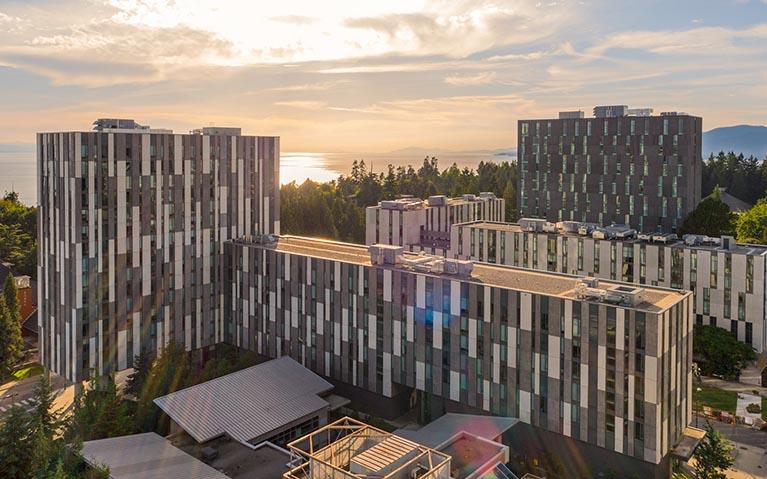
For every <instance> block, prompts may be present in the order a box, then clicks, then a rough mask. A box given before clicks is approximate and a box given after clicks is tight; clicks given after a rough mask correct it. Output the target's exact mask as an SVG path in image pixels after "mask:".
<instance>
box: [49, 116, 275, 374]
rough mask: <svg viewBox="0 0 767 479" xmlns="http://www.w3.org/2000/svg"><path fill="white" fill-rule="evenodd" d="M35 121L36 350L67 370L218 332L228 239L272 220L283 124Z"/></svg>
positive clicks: (104, 366)
mask: <svg viewBox="0 0 767 479" xmlns="http://www.w3.org/2000/svg"><path fill="white" fill-rule="evenodd" d="M209 133H211V132H210V131H208V129H203V130H201V131H199V132H195V134H184V135H180V134H172V133H171V132H170V131H168V130H149V129H146V128H145V127H139V128H136V129H125V128H120V129H103V130H101V131H87V132H61V133H40V134H38V135H37V157H38V197H39V198H40V206H39V213H38V218H39V219H38V237H39V238H40V244H39V252H38V278H39V282H38V284H39V327H40V355H41V361H42V362H43V364H44V365H45V366H46V367H48V368H50V369H51V370H52V371H53V372H55V373H57V374H59V375H62V376H64V377H66V378H67V379H69V380H71V381H79V380H82V379H85V378H88V377H91V376H92V375H101V374H105V373H108V372H112V371H116V370H122V369H126V368H128V367H131V366H132V364H133V358H134V355H137V354H138V353H139V352H141V351H142V350H144V351H157V350H159V349H161V348H162V347H163V345H165V344H166V343H167V342H168V341H170V340H174V341H175V342H177V343H178V344H183V345H184V346H185V347H186V349H187V350H191V349H196V348H201V347H205V346H209V345H212V344H215V343H217V342H220V341H222V339H223V337H224V329H225V328H224V325H223V320H224V318H223V314H222V312H221V310H220V307H219V305H220V304H221V301H222V297H223V293H224V291H223V290H222V288H221V278H222V269H221V264H222V259H221V254H222V253H223V250H224V242H225V241H227V240H229V239H230V238H237V237H243V236H246V235H257V234H269V233H279V211H280V205H279V184H278V178H279V138H277V137H255V136H240V135H239V130H238V129H228V130H227V129H223V130H220V131H214V132H213V133H214V134H209Z"/></svg>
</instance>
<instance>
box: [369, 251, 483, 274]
mask: <svg viewBox="0 0 767 479" xmlns="http://www.w3.org/2000/svg"><path fill="white" fill-rule="evenodd" d="M368 251H369V252H370V262H371V263H372V264H374V265H378V266H385V265H388V266H401V267H403V268H406V269H409V270H411V271H415V272H417V273H431V274H451V275H456V276H464V277H470V276H471V272H472V271H473V270H474V263H473V262H471V261H466V260H458V259H451V258H445V257H442V256H432V255H428V254H426V253H423V252H421V253H419V254H417V255H407V256H406V255H405V254H404V248H403V247H402V246H392V245H386V244H374V245H372V246H368Z"/></svg>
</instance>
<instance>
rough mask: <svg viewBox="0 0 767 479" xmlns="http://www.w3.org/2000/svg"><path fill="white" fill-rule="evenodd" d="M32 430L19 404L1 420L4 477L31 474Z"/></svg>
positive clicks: (11, 478) (0, 465) (21, 478)
mask: <svg viewBox="0 0 767 479" xmlns="http://www.w3.org/2000/svg"><path fill="white" fill-rule="evenodd" d="M3 302H4V300H3ZM30 431H31V427H30V424H29V419H28V416H27V413H26V411H24V409H22V408H21V407H19V406H16V405H14V406H11V408H10V409H9V410H8V411H6V413H5V415H4V416H3V418H2V422H0V471H2V472H3V476H2V477H3V478H6V479H27V478H28V477H29V476H30V472H31V464H32V454H33V452H34V448H33V447H32V444H31V443H32V440H31V439H32V435H31V434H30Z"/></svg>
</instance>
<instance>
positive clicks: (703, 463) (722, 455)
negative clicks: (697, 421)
mask: <svg viewBox="0 0 767 479" xmlns="http://www.w3.org/2000/svg"><path fill="white" fill-rule="evenodd" d="M733 449H734V448H733V446H732V444H731V443H730V441H728V440H727V439H725V438H724V437H722V435H721V434H720V433H719V431H717V430H716V429H714V427H713V426H712V425H711V423H710V422H708V421H706V436H705V437H704V438H703V440H701V441H700V444H698V447H697V448H696V449H695V455H694V457H695V466H694V469H695V474H696V477H698V478H699V479H725V478H726V477H727V474H726V473H725V471H727V469H729V468H730V466H732V465H733V464H734V463H735V458H734V457H733V456H732V451H733Z"/></svg>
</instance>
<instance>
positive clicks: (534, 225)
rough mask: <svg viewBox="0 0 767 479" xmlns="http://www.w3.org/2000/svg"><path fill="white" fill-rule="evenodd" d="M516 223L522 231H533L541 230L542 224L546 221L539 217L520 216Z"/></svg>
mask: <svg viewBox="0 0 767 479" xmlns="http://www.w3.org/2000/svg"><path fill="white" fill-rule="evenodd" d="M518 223H519V227H520V228H522V230H523V231H529V232H531V233H535V232H538V231H543V226H544V225H545V224H546V223H548V221H546V220H544V219H541V218H520V219H519V221H518Z"/></svg>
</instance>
